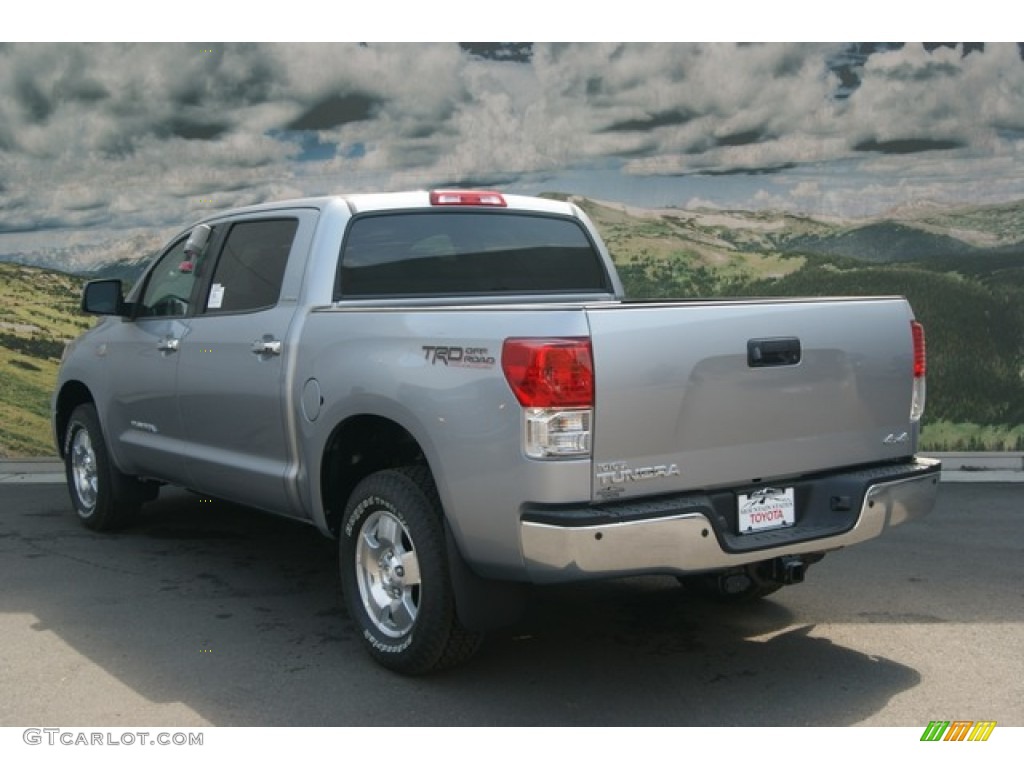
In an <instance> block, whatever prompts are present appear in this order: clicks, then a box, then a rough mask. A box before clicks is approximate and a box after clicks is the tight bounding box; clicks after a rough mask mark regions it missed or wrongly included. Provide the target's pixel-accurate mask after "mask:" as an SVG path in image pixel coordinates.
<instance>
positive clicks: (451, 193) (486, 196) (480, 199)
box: [430, 189, 508, 208]
mask: <svg viewBox="0 0 1024 768" xmlns="http://www.w3.org/2000/svg"><path fill="white" fill-rule="evenodd" d="M430 204H431V205H490V206H495V207H498V208H505V207H507V205H508V203H506V202H505V198H504V196H503V195H502V194H501V193H500V192H493V191H491V190H489V189H486V190H485V189H435V190H434V191H433V192H431V193H430Z"/></svg>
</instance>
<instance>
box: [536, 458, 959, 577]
mask: <svg viewBox="0 0 1024 768" xmlns="http://www.w3.org/2000/svg"><path fill="white" fill-rule="evenodd" d="M940 469H941V464H940V462H939V461H937V460H934V459H923V458H917V459H914V460H912V461H910V462H907V463H905V464H899V465H889V466H886V467H881V468H871V469H862V470H855V471H852V472H846V473H840V474H833V475H827V476H820V477H816V478H813V479H809V480H803V481H800V482H799V483H797V484H796V486H797V494H798V507H799V509H798V519H797V522H796V525H795V526H793V527H791V528H786V529H776V530H773V531H767V532H763V533H758V534H754V535H747V536H741V535H738V534H737V533H736V532H735V530H734V527H733V530H730V522H729V521H730V519H731V518H733V517H735V515H734V514H732V513H730V511H729V504H730V503H731V504H732V509H733V510H734V509H735V502H734V501H732V502H730V501H729V499H734V498H735V497H734V495H733V494H732V493H731V492H729V493H716V494H712V495H703V494H685V495H680V496H673V497H667V498H661V499H656V500H651V501H645V502H640V503H636V502H634V503H623V504H616V505H602V506H597V507H595V506H587V507H558V508H531V509H526V510H524V513H523V516H522V520H521V523H520V535H521V544H522V549H523V555H524V559H525V561H526V566H527V571H528V573H529V577H530V579H531V580H532V581H534V582H536V583H550V582H560V581H575V580H579V579H589V578H604V577H613V576H627V575H639V574H645V573H664V574H677V575H683V574H688V573H701V572H706V571H714V570H719V569H724V568H732V567H734V566H738V565H745V564H747V563H752V562H757V561H760V560H767V559H771V558H776V557H781V556H785V555H800V554H808V553H817V552H827V551H829V550H833V549H839V548H841V547H848V546H850V545H852V544H859V543H860V542H862V541H867V540H868V539H873V538H875V537H876V536H878V535H880V534H881V533H882V532H883V531H884V530H886V529H887V528H889V527H892V526H895V525H900V524H902V523H905V522H907V521H908V520H913V519H915V518H918V517H921V516H923V515H925V514H927V513H928V512H929V511H931V509H932V506H933V505H934V503H935V496H936V493H937V491H938V486H939V475H940Z"/></svg>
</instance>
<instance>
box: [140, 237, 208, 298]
mask: <svg viewBox="0 0 1024 768" xmlns="http://www.w3.org/2000/svg"><path fill="white" fill-rule="evenodd" d="M187 239H188V238H184V237H183V238H182V239H181V240H179V241H178V242H177V243H175V244H174V245H172V246H171V248H170V250H168V251H167V252H166V253H165V254H164V255H163V256H161V257H160V260H159V261H158V262H157V264H156V266H155V267H154V268H153V270H152V271H151V272H150V273H149V277H148V279H147V282H146V288H145V290H144V291H143V292H142V298H141V300H140V301H138V302H137V303H136V310H135V316H136V317H183V316H184V315H187V314H188V311H189V307H190V306H191V304H192V293H193V290H194V289H195V286H196V282H197V281H198V279H199V269H198V266H197V265H196V264H195V263H194V262H192V261H189V260H187V259H186V257H185V242H186V240H187Z"/></svg>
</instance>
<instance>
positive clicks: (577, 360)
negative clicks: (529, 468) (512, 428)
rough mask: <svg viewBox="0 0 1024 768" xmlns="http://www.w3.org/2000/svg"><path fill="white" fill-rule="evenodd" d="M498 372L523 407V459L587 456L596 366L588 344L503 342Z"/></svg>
mask: <svg viewBox="0 0 1024 768" xmlns="http://www.w3.org/2000/svg"><path fill="white" fill-rule="evenodd" d="M501 368H502V370H503V371H504V372H505V379H506V380H507V381H508V384H509V386H510V387H511V388H512V392H513V393H514V394H515V396H516V399H517V400H518V401H519V404H520V405H522V406H523V449H524V451H525V453H526V455H527V456H530V457H531V458H580V457H585V456H589V455H590V445H591V424H592V422H593V417H594V411H593V406H594V362H593V354H592V352H591V347H590V340H589V339H579V338H569V339H507V340H506V341H505V344H504V346H503V347H502V350H501Z"/></svg>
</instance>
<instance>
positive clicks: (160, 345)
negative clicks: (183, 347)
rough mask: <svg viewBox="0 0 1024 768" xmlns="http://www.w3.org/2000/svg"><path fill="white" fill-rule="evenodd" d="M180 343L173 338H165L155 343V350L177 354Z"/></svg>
mask: <svg viewBox="0 0 1024 768" xmlns="http://www.w3.org/2000/svg"><path fill="white" fill-rule="evenodd" d="M180 341H181V340H180V339H176V338H174V337H173V336H165V337H164V338H162V339H160V341H158V342H157V343H156V348H157V349H159V350H160V351H161V352H177V351H178V344H179V342H180Z"/></svg>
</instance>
